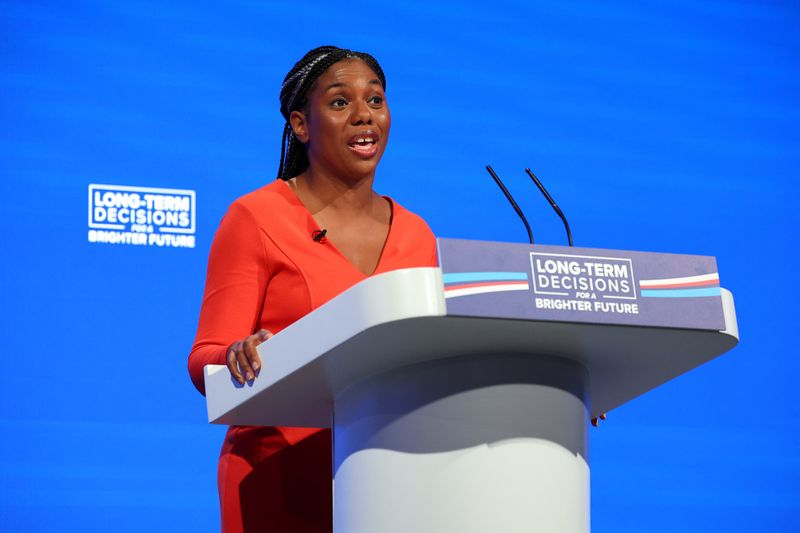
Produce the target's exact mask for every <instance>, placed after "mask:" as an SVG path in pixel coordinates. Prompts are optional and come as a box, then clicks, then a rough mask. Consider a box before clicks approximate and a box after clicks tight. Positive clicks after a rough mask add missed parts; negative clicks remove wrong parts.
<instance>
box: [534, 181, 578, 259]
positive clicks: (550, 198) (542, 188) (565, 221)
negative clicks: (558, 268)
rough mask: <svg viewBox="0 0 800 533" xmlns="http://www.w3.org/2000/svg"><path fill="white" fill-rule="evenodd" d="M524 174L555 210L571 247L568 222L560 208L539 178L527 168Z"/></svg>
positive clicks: (570, 233)
mask: <svg viewBox="0 0 800 533" xmlns="http://www.w3.org/2000/svg"><path fill="white" fill-rule="evenodd" d="M525 172H527V173H528V176H530V177H531V179H532V180H533V182H534V183H535V184H536V186H537V187H539V190H540V191H542V194H544V197H545V198H547V201H548V202H550V205H552V206H553V209H554V210H555V212H556V214H557V215H558V216H559V217H560V218H561V221H562V222H563V223H564V227H565V228H567V240H568V241H569V245H570V246H573V244H572V232H571V231H570V230H569V222H567V217H565V216H564V213H562V212H561V208H560V207H558V204H557V203H556V201H555V200H553V197H552V196H550V194H549V193H548V192H547V189H545V188H544V185H542V182H541V181H539V178H537V177H536V174H534V173H533V172H531V169H529V168H526V169H525Z"/></svg>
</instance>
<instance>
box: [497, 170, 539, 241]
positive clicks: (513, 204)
mask: <svg viewBox="0 0 800 533" xmlns="http://www.w3.org/2000/svg"><path fill="white" fill-rule="evenodd" d="M486 170H487V171H488V172H489V174H490V175H491V176H492V178H494V182H495V183H497V186H498V187H500V190H501V191H503V194H505V195H506V198H508V201H509V202H511V207H513V208H514V211H516V212H517V214H518V215H519V218H521V219H522V223H523V224H525V229H526V230H527V231H528V240H529V241H530V242H531V244H533V233H532V232H531V225H530V224H528V219H527V218H525V215H523V214H522V209H520V208H519V206H518V205H517V202H515V201H514V198H513V197H512V196H511V193H510V192H508V189H506V186H505V185H503V182H502V181H500V178H499V177H498V176H497V174H495V172H494V169H492V167H491V166H489V165H486Z"/></svg>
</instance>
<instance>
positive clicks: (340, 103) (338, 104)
mask: <svg viewBox="0 0 800 533" xmlns="http://www.w3.org/2000/svg"><path fill="white" fill-rule="evenodd" d="M331 105H332V106H333V107H344V106H346V105H347V100H345V99H344V98H337V99H336V100H334V101H333V102H331Z"/></svg>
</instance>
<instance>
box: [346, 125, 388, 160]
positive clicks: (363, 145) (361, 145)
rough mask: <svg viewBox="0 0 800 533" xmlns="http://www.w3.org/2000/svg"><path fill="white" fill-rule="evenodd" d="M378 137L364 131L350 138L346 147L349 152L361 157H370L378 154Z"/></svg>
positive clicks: (375, 134)
mask: <svg viewBox="0 0 800 533" xmlns="http://www.w3.org/2000/svg"><path fill="white" fill-rule="evenodd" d="M379 139H380V137H379V136H378V134H377V133H375V132H372V131H365V132H363V133H358V134H356V135H353V136H352V137H350V140H349V141H348V142H347V146H348V147H349V148H350V150H351V151H353V152H355V153H356V154H358V155H360V156H362V157H372V156H373V155H375V154H376V153H378V140H379Z"/></svg>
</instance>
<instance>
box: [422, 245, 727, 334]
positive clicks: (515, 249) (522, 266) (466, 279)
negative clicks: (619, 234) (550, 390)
mask: <svg viewBox="0 0 800 533" xmlns="http://www.w3.org/2000/svg"><path fill="white" fill-rule="evenodd" d="M438 244H439V265H440V266H441V269H442V278H443V280H444V291H445V298H446V301H447V314H448V315H450V316H469V317H491V318H497V317H503V318H519V319H528V320H557V321H563V322H587V323H594V324H624V325H637V326H656V327H671V328H691V329H706V330H715V331H720V330H723V329H725V316H724V313H723V309H722V293H721V289H720V284H719V274H718V272H717V262H716V260H715V259H714V257H710V256H701V255H679V254H661V253H645V252H629V251H622V250H600V249H595V248H572V247H570V248H567V247H563V246H541V245H534V246H530V245H528V244H514V243H498V242H492V243H487V242H480V241H466V240H460V239H439V242H438Z"/></svg>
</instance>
